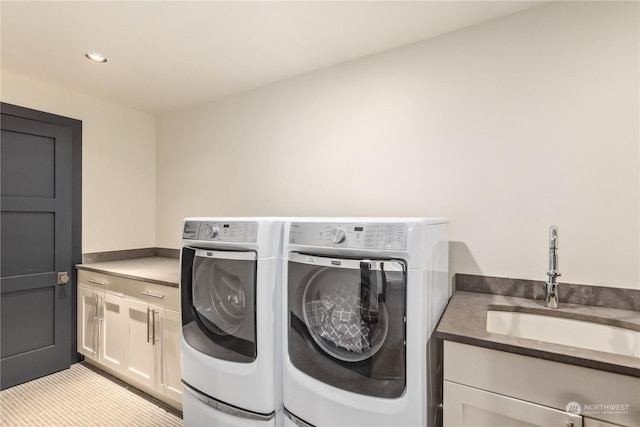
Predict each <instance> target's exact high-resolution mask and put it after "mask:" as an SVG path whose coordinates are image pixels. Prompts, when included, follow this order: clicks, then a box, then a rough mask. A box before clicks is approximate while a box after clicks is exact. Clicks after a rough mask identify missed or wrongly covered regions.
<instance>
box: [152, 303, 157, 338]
mask: <svg viewBox="0 0 640 427" xmlns="http://www.w3.org/2000/svg"><path fill="white" fill-rule="evenodd" d="M151 316H153V328H152V329H151V331H152V332H151V334H152V335H151V340H152V342H153V345H156V341H157V339H156V310H155V309H153V310H152V311H151Z"/></svg>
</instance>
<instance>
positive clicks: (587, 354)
mask: <svg viewBox="0 0 640 427" xmlns="http://www.w3.org/2000/svg"><path fill="white" fill-rule="evenodd" d="M488 310H502V311H521V312H529V313H545V312H548V314H551V315H554V316H557V317H566V318H571V319H577V320H587V321H592V322H596V323H604V324H609V325H613V326H621V327H625V328H628V329H632V330H637V331H640V312H638V311H631V310H621V309H615V308H604V307H592V306H586V305H578V304H569V303H564V304H562V303H561V306H560V308H559V309H548V308H546V307H545V306H544V302H542V301H539V300H532V299H527V298H518V297H511V296H504V295H492V294H483V293H477V292H465V291H456V292H455V293H454V294H453V296H452V297H451V299H450V301H449V305H448V306H447V308H446V310H445V312H444V314H443V316H442V319H441V320H440V323H439V325H438V327H437V328H436V337H437V338H440V339H443V340H448V341H455V342H460V343H463V344H471V345H476V346H480V347H486V348H490V349H494V350H502V351H507V352H510V353H517V354H522V355H524V356H532V357H538V358H542V359H548V360H553V361H556V362H562V363H569V364H572V365H578V366H584V367H587V368H594V369H599V370H603V371H609V372H615V373H619V374H624V375H631V376H634V377H640V358H636V357H631V356H622V355H616V354H610V353H605V352H601V351H594V350H585V349H582V348H575V347H571V346H566V345H560V344H553V343H547V342H543V341H535V340H529V339H524V338H518V337H512V336H508V335H502V334H494V333H491V332H487V329H486V325H487V311H488Z"/></svg>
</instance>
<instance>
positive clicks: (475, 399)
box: [443, 341, 640, 427]
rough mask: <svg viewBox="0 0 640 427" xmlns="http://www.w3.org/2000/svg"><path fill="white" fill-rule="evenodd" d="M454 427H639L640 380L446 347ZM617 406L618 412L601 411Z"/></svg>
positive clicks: (448, 414) (446, 398)
mask: <svg viewBox="0 0 640 427" xmlns="http://www.w3.org/2000/svg"><path fill="white" fill-rule="evenodd" d="M443 376H444V384H443V421H444V426H445V427H450V426H455V427H457V426H474V427H482V426H491V427H500V426H508V427H525V426H526V427H531V426H543V427H553V426H558V427H580V426H584V427H620V426H629V427H631V426H638V420H640V378H636V377H630V376H626V375H620V374H615V373H611V372H605V371H600V370H596V369H591V368H585V367H581V366H575V365H569V364H565V363H559V362H553V361H550V360H544V359H538V358H534V357H529V356H522V355H517V354H513V353H507V352H504V351H498V350H491V349H488V348H483V347H477V346H472V345H467V344H460V343H456V342H451V341H445V342H444V375H443ZM607 404H613V405H614V406H615V407H617V408H618V410H613V411H612V410H607V409H599V408H603V407H606V405H607Z"/></svg>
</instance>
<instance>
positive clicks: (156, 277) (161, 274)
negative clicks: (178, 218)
mask: <svg viewBox="0 0 640 427" xmlns="http://www.w3.org/2000/svg"><path fill="white" fill-rule="evenodd" d="M179 264H180V261H179V260H178V259H176V258H165V257H158V256H154V257H146V258H133V259H124V260H118V261H107V262H95V263H85V264H78V265H76V268H77V269H80V270H89V271H96V272H98V273H106V274H112V275H114V276H120V277H124V278H127V279H134V280H141V281H144V282H151V283H158V284H160V285H165V286H172V287H174V288H177V287H179V283H180V267H179Z"/></svg>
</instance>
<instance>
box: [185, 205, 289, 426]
mask: <svg viewBox="0 0 640 427" xmlns="http://www.w3.org/2000/svg"><path fill="white" fill-rule="evenodd" d="M282 227H283V221H282V220H279V219H266V218H186V219H185V221H184V229H183V246H182V251H181V261H180V263H181V264H180V265H181V272H180V287H181V308H182V334H181V356H182V377H183V383H184V386H185V387H184V394H183V416H184V424H185V425H186V426H198V427H202V426H225V427H228V426H274V425H277V424H278V423H280V424H281V422H282V420H281V418H280V417H279V416H278V414H280V415H281V413H282V411H281V408H282V400H281V395H282V393H281V371H280V368H279V367H280V349H281V344H279V343H280V341H279V340H280V338H279V334H277V333H276V331H278V330H279V328H280V327H279V326H278V325H277V319H278V318H279V316H277V313H279V312H280V311H281V306H280V304H279V301H281V296H280V295H279V294H277V292H278V289H279V286H277V284H278V283H280V281H281V277H280V274H279V272H280V267H281V261H280V257H279V254H280V252H281V251H282Z"/></svg>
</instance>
